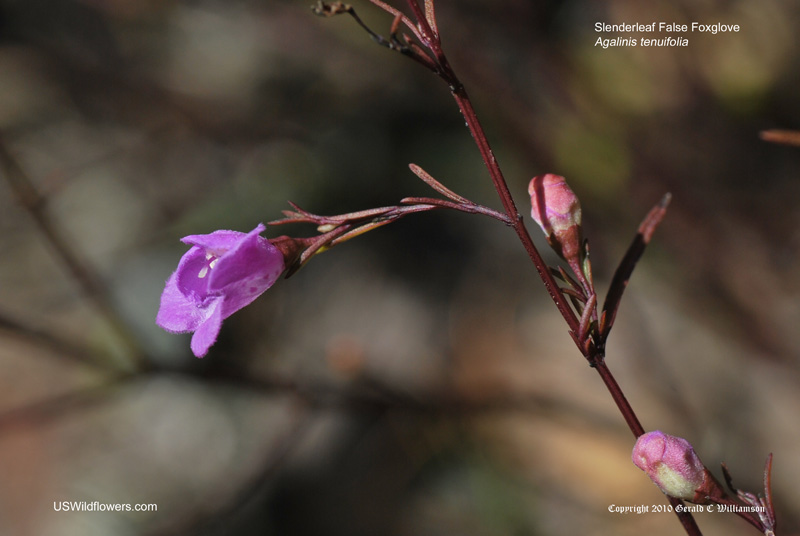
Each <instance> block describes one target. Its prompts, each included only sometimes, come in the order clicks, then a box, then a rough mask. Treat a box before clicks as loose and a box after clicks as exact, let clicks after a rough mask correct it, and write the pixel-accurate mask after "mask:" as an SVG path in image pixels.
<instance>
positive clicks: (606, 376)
mask: <svg viewBox="0 0 800 536" xmlns="http://www.w3.org/2000/svg"><path fill="white" fill-rule="evenodd" d="M408 3H409V5H410V6H411V9H412V10H413V11H414V15H415V17H416V18H417V21H418V23H419V25H420V27H421V29H422V31H423V33H424V34H428V35H430V33H432V32H431V29H430V26H429V25H428V23H427V21H426V20H425V17H424V15H422V14H421V10H420V8H419V4H417V3H416V0H408ZM426 44H428V45H429V46H430V49H431V51H432V52H433V54H434V56H435V57H436V59H437V61H439V65H440V70H439V72H438V74H439V75H440V76H441V77H442V78H443V79H444V80H445V81H446V82H447V83H448V84H449V85H450V91H451V93H452V94H453V98H454V99H455V101H456V104H458V108H459V110H461V114H462V115H463V116H464V119H465V121H466V124H467V128H469V131H470V133H471V134H472V137H473V139H474V140H475V143H476V145H477V146H478V150H479V151H480V153H481V157H482V158H483V162H484V164H485V165H486V168H487V169H488V170H489V175H490V176H491V179H492V183H493V184H494V187H495V190H497V194H498V195H499V196H500V201H501V202H502V204H503V209H504V210H505V212H506V215H507V216H508V218H509V220H510V221H511V224H510V225H511V227H512V228H513V229H514V231H515V232H516V233H517V236H518V237H519V240H520V242H522V245H523V247H524V248H525V251H527V252H528V256H529V257H530V258H531V260H532V261H533V264H534V266H535V267H536V271H537V272H538V273H539V277H541V279H542V282H543V283H544V286H545V288H546V289H547V292H548V293H549V294H550V298H551V299H552V300H553V302H554V303H555V304H556V307H557V308H558V310H559V312H561V316H563V317H564V320H565V321H566V322H567V325H568V326H569V328H570V331H571V332H572V334H573V338H574V339H575V342H576V344H578V348H579V349H580V350H581V353H583V354H584V356H585V357H586V358H587V359H588V360H589V363H590V365H592V366H593V367H594V368H595V369H596V370H597V372H598V374H600V377H601V378H602V379H603V382H604V383H605V385H606V388H607V389H608V391H609V393H610V394H611V397H612V398H613V399H614V402H616V404H617V407H618V408H619V410H620V413H622V416H623V418H624V419H625V422H626V423H627V424H628V427H629V428H630V429H631V432H633V435H634V436H636V437H639V436H640V435H642V434H644V428H643V427H642V424H641V423H640V422H639V419H638V418H637V417H636V413H635V412H634V411H633V408H632V407H631V405H630V404H629V403H628V400H627V398H626V397H625V394H624V393H623V392H622V389H621V388H620V387H619V384H618V383H617V381H616V379H615V378H614V375H613V374H612V373H611V371H610V370H609V369H608V367H607V366H606V364H605V356H604V355H603V354H601V353H599V352H598V351H597V349H596V348H595V347H591V349H590V350H589V352H588V355H587V351H586V349H584V348H582V347H581V344H580V343H581V341H580V340H578V339H577V338H576V337H575V335H576V334H577V333H578V330H579V324H580V321H579V320H578V318H577V316H576V315H575V313H574V312H573V310H572V309H571V308H570V306H569V303H568V302H567V300H566V299H565V297H564V294H563V293H562V292H561V288H560V287H559V286H558V283H557V282H556V281H555V279H554V278H553V274H552V272H551V271H550V268H549V267H548V266H547V264H545V262H544V260H543V259H542V256H541V254H540V253H539V251H538V250H537V249H536V246H535V245H534V243H533V240H532V239H531V236H530V233H528V230H527V229H526V227H525V223H524V222H523V220H522V216H521V215H520V213H519V211H518V210H517V207H516V204H515V203H514V198H513V197H512V195H511V191H510V190H509V188H508V184H507V183H506V180H505V177H503V172H502V171H501V170H500V165H499V164H498V163H497V159H496V158H495V156H494V153H493V152H492V148H491V146H490V145H489V140H488V139H487V137H486V133H485V132H484V130H483V127H482V126H481V123H480V121H479V120H478V116H477V114H476V113H475V109H474V108H473V106H472V102H471V101H470V99H469V96H468V95H467V92H466V90H465V89H464V86H463V85H462V84H461V82H460V81H459V79H458V77H457V76H456V74H455V72H454V71H453V69H452V67H450V64H449V63H448V61H447V58H446V56H445V54H444V51H443V50H442V47H441V41H440V40H439V39H438V38H433V39H431V42H430V43H426ZM668 499H669V502H670V504H671V505H672V507H673V509H674V511H675V513H676V515H677V516H678V519H679V520H680V522H681V525H683V528H684V530H685V531H686V534H688V535H689V536H702V533H701V532H700V528H699V527H698V526H697V523H696V522H695V520H694V517H692V514H691V513H689V512H685V511H683V509H678V508H677V506H679V505H682V504H683V502H682V501H680V500H679V499H674V498H672V497H668ZM678 510H681V511H678Z"/></svg>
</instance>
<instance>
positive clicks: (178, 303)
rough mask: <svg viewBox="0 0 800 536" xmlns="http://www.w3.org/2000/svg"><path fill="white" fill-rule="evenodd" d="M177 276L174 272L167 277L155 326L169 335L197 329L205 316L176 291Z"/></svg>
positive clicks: (190, 301)
mask: <svg viewBox="0 0 800 536" xmlns="http://www.w3.org/2000/svg"><path fill="white" fill-rule="evenodd" d="M177 274H178V272H177V271H176V272H175V273H173V274H172V275H171V276H169V279H168V280H167V284H166V286H165V287H164V292H162V293H161V306H160V307H159V309H158V314H157V315H156V324H157V325H158V326H159V327H161V328H162V329H165V330H166V331H169V332H171V333H187V332H189V331H194V330H195V329H197V326H199V325H200V323H201V322H203V321H204V320H205V318H206V315H205V314H204V311H202V310H201V309H200V308H198V307H197V305H196V304H195V302H194V301H192V300H190V299H188V298H187V297H186V296H185V295H184V294H183V293H182V292H181V291H180V290H179V289H178V284H177V279H178V277H177Z"/></svg>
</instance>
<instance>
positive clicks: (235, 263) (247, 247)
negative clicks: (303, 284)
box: [208, 226, 283, 293]
mask: <svg viewBox="0 0 800 536" xmlns="http://www.w3.org/2000/svg"><path fill="white" fill-rule="evenodd" d="M259 227H260V226H259ZM258 232H259V228H258V227H256V228H255V229H253V230H252V231H251V232H249V233H248V234H247V235H245V236H244V238H243V239H242V240H241V241H240V242H239V243H238V244H236V246H235V247H234V248H233V249H231V250H229V251H228V252H227V253H226V254H225V255H223V256H222V257H221V258H220V259H219V261H218V262H217V264H216V265H215V266H214V270H213V271H212V273H211V277H210V279H209V282H208V289H209V291H211V292H217V291H221V292H225V293H228V287H230V286H231V285H238V284H239V283H241V282H246V281H247V282H256V281H258V282H259V283H258V285H259V286H264V288H263V289H262V290H261V292H263V291H264V290H266V289H267V288H269V287H270V286H272V284H273V283H274V282H275V281H276V280H277V279H278V276H280V274H281V272H283V254H282V253H281V252H280V250H278V248H276V247H275V246H273V245H272V244H271V243H270V241H269V240H267V239H266V238H263V237H261V236H259V235H258ZM265 276H269V277H265ZM265 280H269V282H268V283H263V282H262V281H265Z"/></svg>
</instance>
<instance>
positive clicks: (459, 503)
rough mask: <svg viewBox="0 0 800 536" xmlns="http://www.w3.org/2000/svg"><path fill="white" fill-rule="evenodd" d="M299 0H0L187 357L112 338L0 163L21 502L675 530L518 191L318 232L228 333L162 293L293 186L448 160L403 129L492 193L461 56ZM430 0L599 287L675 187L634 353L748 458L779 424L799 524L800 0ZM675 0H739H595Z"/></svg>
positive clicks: (5, 510)
mask: <svg viewBox="0 0 800 536" xmlns="http://www.w3.org/2000/svg"><path fill="white" fill-rule="evenodd" d="M308 3H309V2H298V1H291V2H290V1H277V0H267V1H261V2H256V1H247V0H236V1H223V0H216V1H202V2H178V1H170V0H160V1H157V0H149V1H146V2H145V1H134V0H82V1H79V0H59V1H57V2H53V1H49V0H27V1H12V0H3V1H1V2H0V130H1V131H2V136H3V143H4V144H6V145H7V147H8V148H9V150H10V151H11V152H12V153H13V154H14V155H15V157H16V158H17V159H18V160H19V162H20V164H21V165H22V166H23V167H24V169H25V171H26V172H27V174H28V175H29V176H30V178H31V180H32V181H34V183H35V185H36V187H37V188H38V189H39V191H40V192H41V193H42V194H43V195H44V196H45V198H46V201H47V202H46V205H45V206H44V207H43V210H44V213H45V214H47V216H48V218H49V219H50V221H51V222H53V225H54V228H55V229H56V230H57V232H58V233H59V235H60V236H61V237H62V239H63V242H64V243H65V244H66V245H68V246H69V248H70V249H71V250H72V251H74V252H75V253H76V254H77V255H78V257H79V258H80V259H82V261H83V262H85V264H86V265H87V266H88V267H89V268H90V269H91V270H92V271H93V272H96V277H97V279H98V280H99V281H101V282H102V284H103V286H104V287H106V288H107V289H108V293H109V296H108V297H109V301H110V302H111V303H112V304H113V308H114V310H115V311H117V312H118V313H119V314H120V315H121V317H122V319H123V320H124V322H125V323H126V325H127V326H128V327H129V328H130V330H131V331H132V333H133V335H134V338H135V341H136V343H137V344H138V345H139V346H140V347H141V348H142V349H143V353H144V355H145V356H146V358H147V360H148V361H150V362H152V363H155V364H157V365H158V366H159V367H163V368H166V369H169V370H170V372H169V373H167V372H164V371H163V370H161V369H156V371H155V372H148V373H142V374H133V375H128V376H123V377H121V378H120V377H118V376H115V375H113V374H110V373H109V370H117V369H122V370H129V367H130V361H129V360H130V358H131V355H132V351H131V349H130V347H129V346H128V344H127V343H126V342H125V340H123V339H120V337H119V336H118V335H117V334H115V332H114V330H113V329H112V327H111V326H109V323H108V321H107V318H106V317H105V316H104V315H102V314H100V313H99V311H98V310H97V307H96V306H95V302H93V301H92V300H91V299H89V298H88V297H87V296H86V295H85V293H84V292H83V291H82V289H81V286H80V285H79V284H78V282H77V281H76V280H75V279H74V277H72V276H71V275H70V273H69V271H68V270H66V269H65V266H64V265H63V263H62V262H61V261H60V260H59V257H58V256H57V255H54V249H53V247H52V244H51V243H49V242H48V241H47V240H46V239H45V238H44V237H43V235H42V234H41V232H40V229H39V228H38V227H37V225H36V222H35V220H34V218H33V217H32V216H31V214H30V213H29V212H28V211H26V210H24V209H23V207H22V206H21V204H20V203H19V200H18V199H17V198H16V197H15V196H14V195H13V193H12V190H11V188H10V187H9V186H8V184H7V183H6V182H5V181H0V240H1V241H2V249H3V251H4V252H5V255H4V256H3V258H2V260H1V261H0V320H2V332H1V333H0V335H1V337H0V372H1V373H2V377H3V378H4V379H5V381H4V384H5V385H6V388H5V389H4V390H3V394H2V395H1V396H0V474H1V475H3V477H2V479H0V533H3V534H6V533H7V534H31V535H48V536H50V535H55V536H71V535H81V536H94V535H98V536H99V535H102V536H108V535H139V534H143V535H145V534H146V535H168V534H198V535H199V534H204V535H208V534H213V535H227V534H237V535H248V534H259V535H261V534H292V535H306V534H307V535H311V534H327V535H331V536H336V535H348V536H349V535H361V534H363V535H371V534H397V535H406V534H408V535H412V534H413V535H415V536H418V535H427V534H430V535H447V534H459V535H476V536H478V535H484V534H486V535H489V534H579V533H592V534H642V533H647V534H675V533H676V532H677V531H679V527H678V525H677V521H675V520H674V519H672V516H669V515H667V514H647V515H640V516H630V515H628V516H626V515H620V514H613V513H610V512H609V511H608V507H609V505H611V504H617V505H640V504H643V505H652V504H664V501H663V497H662V496H661V494H660V492H659V491H658V490H657V489H656V488H655V487H654V486H653V485H652V484H651V483H650V482H649V481H647V479H646V478H645V477H643V475H642V474H641V472H640V471H639V470H638V469H636V468H635V467H634V466H633V464H631V462H630V448H631V447H632V445H633V439H632V437H630V433H629V432H628V431H627V429H626V428H625V426H624V424H623V422H622V419H621V418H620V417H619V415H618V414H617V413H616V410H615V408H614V407H613V402H612V401H611V399H610V397H608V395H607V393H605V391H604V389H603V387H602V385H601V384H600V382H599V379H598V378H596V377H595V375H594V374H593V372H592V371H591V370H590V369H589V368H588V367H586V365H585V363H584V362H583V361H582V360H581V358H580V356H579V354H578V353H577V351H576V350H575V348H574V346H573V345H572V343H571V341H570V339H569V336H568V335H567V333H566V328H565V326H564V325H563V323H562V322H561V320H560V317H559V316H558V314H557V313H556V311H555V309H554V308H553V307H552V303H550V302H549V300H548V298H547V295H546V293H545V292H544V291H543V289H542V288H541V285H540V283H539V281H538V279H537V277H536V274H535V272H534V270H533V268H532V266H531V265H530V264H529V262H528V261H527V258H526V257H525V255H524V252H523V251H522V248H520V247H519V245H518V243H517V242H516V239H515V237H514V236H513V233H510V232H508V230H507V229H505V228H504V227H503V226H502V225H501V224H499V223H497V222H496V221H493V220H488V219H487V220H486V221H482V220H481V218H478V217H471V216H465V215H463V214H445V213H435V214H423V215H419V216H418V217H412V218H406V219H404V220H403V221H401V222H399V223H397V224H394V225H391V226H389V227H386V228H382V229H380V230H378V231H375V232H373V233H369V234H368V235H365V236H363V237H361V238H359V239H358V240H354V241H351V242H348V243H347V244H345V245H343V246H342V247H339V248H335V249H334V250H332V251H330V252H326V253H325V254H323V255H321V256H320V257H318V258H316V259H314V260H313V261H312V262H311V263H310V264H309V265H308V266H307V267H306V268H304V269H303V270H302V271H300V272H299V273H298V274H297V275H296V276H294V277H292V278H291V279H289V280H288V281H279V282H278V284H277V285H276V286H275V287H274V288H272V289H271V290H270V291H269V292H268V293H267V294H265V295H264V296H263V297H262V298H260V299H259V300H258V301H257V302H255V303H254V304H253V305H251V306H250V307H248V308H247V309H245V310H242V311H240V312H239V313H237V314H236V315H235V316H233V317H231V318H230V319H229V320H228V321H226V324H225V326H224V327H223V331H222V333H221V338H220V340H219V342H218V344H217V345H216V346H215V347H214V348H213V349H212V351H211V353H210V354H209V355H208V356H206V358H204V360H202V361H199V360H196V359H195V358H194V357H192V356H191V355H190V353H189V347H188V338H186V337H181V336H174V335H169V334H166V333H163V332H161V331H160V330H158V328H156V327H155V325H154V318H155V313H156V310H157V308H158V299H159V295H160V292H161V290H162V288H163V284H164V281H165V280H166V278H167V277H168V276H169V274H170V272H171V270H173V269H174V266H175V264H176V263H177V260H178V259H179V257H180V255H181V254H182V253H183V251H185V247H184V246H183V245H182V244H180V242H179V241H178V240H179V238H180V237H182V236H184V235H187V234H199V233H206V232H210V231H213V230H215V229H220V228H222V229H234V230H239V231H247V230H249V229H252V228H253V227H254V226H255V225H256V224H258V223H259V222H267V221H269V220H272V219H277V218H278V217H280V211H281V210H282V209H284V208H287V204H286V201H287V200H292V201H294V202H297V203H298V204H299V205H300V206H301V207H303V208H306V209H309V210H312V211H313V212H315V213H318V214H334V213H339V212H348V211H353V210H360V209H365V208H370V207H373V206H382V205H386V204H392V203H396V202H397V201H398V200H399V199H400V198H402V197H404V196H407V195H429V194H430V193H431V192H429V191H427V190H426V186H425V185H424V184H422V183H421V182H420V181H419V180H418V179H416V177H414V176H413V174H412V173H411V172H410V171H409V170H408V167H407V164H408V163H409V162H415V163H417V164H419V165H421V166H423V167H424V168H425V169H426V170H427V171H429V172H430V173H431V174H432V175H433V176H435V177H436V178H437V179H438V180H440V181H441V182H443V183H444V184H446V185H447V186H449V187H451V188H452V189H453V190H455V191H456V192H458V193H460V194H462V195H464V196H466V197H469V198H471V199H473V200H474V201H476V202H479V203H483V204H487V205H491V206H497V204H498V203H497V201H496V195H495V194H494V192H493V190H492V188H491V184H490V181H489V179H488V177H487V175H486V172H485V169H484V168H483V165H482V163H481V161H480V159H479V156H478V153H477V151H476V150H475V148H474V145H473V143H472V140H471V139H470V136H469V134H468V132H467V131H466V130H465V129H464V122H463V120H462V119H461V118H460V116H459V115H458V111H457V109H456V107H455V106H454V105H453V103H452V101H451V99H450V98H449V95H448V91H447V88H446V87H444V85H443V84H441V83H440V81H438V80H437V79H435V78H434V77H433V76H432V75H430V73H427V72H426V71H424V70H423V69H422V68H420V67H419V66H418V65H416V64H413V63H412V62H409V61H406V60H404V58H402V57H401V56H400V55H398V54H393V53H391V52H389V51H387V50H386V49H384V48H381V47H378V46H376V45H374V44H373V43H372V42H371V41H370V39H369V37H368V36H367V34H366V33H364V32H363V31H361V30H360V29H359V28H358V27H357V26H356V25H355V24H354V23H353V22H352V20H350V19H349V18H347V17H337V18H334V19H318V18H315V17H313V15H312V14H311V13H310V11H309V10H308V6H307V5H306V4H308ZM355 7H356V9H357V10H358V12H359V14H360V15H361V16H362V18H363V19H364V20H365V21H366V22H367V24H369V25H371V26H372V27H373V28H374V29H375V30H376V31H382V32H384V33H386V32H388V27H389V25H390V23H391V20H389V19H387V17H386V16H384V15H383V14H381V13H379V12H378V11H377V10H375V9H373V8H371V7H370V6H369V5H368V4H367V3H366V2H360V3H357V4H355ZM437 14H438V17H439V29H440V31H441V34H442V37H443V42H444V45H445V47H446V49H447V50H448V53H449V54H450V56H451V62H452V63H453V65H454V67H455V69H456V71H457V72H458V73H460V75H461V77H462V79H463V81H464V82H465V84H466V86H467V90H468V91H469V92H470V95H471V96H472V97H473V99H474V101H475V104H476V108H477V110H478V113H479V114H480V116H481V118H482V120H483V121H484V123H485V125H486V127H487V130H488V132H489V136H490V139H491V141H492V143H493V144H494V147H495V150H496V153H497V155H498V158H499V161H500V163H501V165H502V167H503V169H504V172H505V174H506V176H507V178H508V180H509V183H510V184H511V187H512V190H513V191H514V193H515V195H516V196H517V198H518V203H519V207H520V211H521V212H523V213H527V212H528V207H527V204H526V195H525V188H526V185H527V183H528V181H529V180H530V178H531V177H532V176H534V175H537V174H541V173H547V172H552V173H557V174H560V175H564V176H566V177H567V179H568V180H569V182H570V185H571V186H572V187H573V189H574V190H575V191H576V193H577V194H578V195H579V196H580V198H581V203H582V206H583V209H584V225H583V227H584V232H585V234H586V236H587V237H588V239H589V240H590V243H591V245H592V258H593V265H594V267H595V271H596V273H595V277H596V279H597V280H598V287H599V288H605V283H604V281H607V280H608V279H609V277H610V275H611V273H612V271H613V268H614V266H615V262H616V261H617V260H618V258H619V257H620V256H621V255H622V253H623V252H624V249H625V247H626V246H627V242H628V241H629V240H630V238H631V237H632V235H633V233H634V230H635V228H636V225H637V224H638V220H639V219H640V218H641V217H642V216H644V214H645V213H646V212H647V210H648V209H649V208H650V206H651V205H652V204H653V203H655V202H656V201H657V200H658V199H659V198H660V196H661V195H662V194H663V193H664V192H665V191H671V192H672V193H673V203H672V206H671V208H670V211H669V213H668V215H667V217H666V219H665V221H664V223H663V224H662V226H661V227H660V228H659V230H658V233H657V234H656V236H655V238H654V240H653V242H652V243H651V245H650V246H649V249H648V252H647V253H646V255H645V258H644V259H643V261H642V263H641V266H640V267H639V268H638V269H637V271H636V273H635V274H634V276H633V279H632V281H631V285H630V288H629V290H628V291H627V294H626V297H625V300H624V302H623V305H622V308H621V310H620V315H619V317H618V320H617V322H616V325H615V333H614V334H613V335H612V336H611V340H610V347H609V364H610V367H611V369H612V370H613V371H614V372H615V373H616V374H617V377H618V380H619V382H620V383H621V384H622V386H623V388H624V389H625V391H626V394H627V395H628V397H629V399H630V400H631V402H632V404H633V406H634V408H636V410H637V411H638V413H639V416H640V418H641V419H642V421H643V423H644V425H645V427H647V428H660V429H662V430H665V431H667V432H669V433H672V434H675V435H679V436H682V437H686V438H688V439H690V440H691V442H692V443H693V445H694V446H695V447H696V448H697V450H698V453H699V454H700V456H701V457H702V459H703V460H704V461H705V462H706V463H707V464H708V465H709V466H710V467H711V468H712V469H714V467H716V466H717V464H718V463H719V462H721V461H725V462H726V463H727V464H728V466H729V467H730V468H731V471H732V473H733V475H734V477H735V478H736V484H737V485H738V486H740V487H742V488H743V489H747V490H751V491H757V490H758V489H759V488H760V485H761V483H760V478H761V469H762V464H763V461H764V459H765V457H766V455H767V453H768V452H773V453H774V455H775V460H774V475H773V485H774V487H775V495H776V500H777V507H778V515H779V519H780V524H781V528H782V529H783V530H785V531H786V533H792V532H797V531H798V530H800V519H798V517H797V514H796V512H793V511H792V509H791V505H793V504H797V503H798V502H800V492H799V491H798V490H797V487H796V486H794V485H793V483H794V482H796V481H797V480H798V479H800V464H799V463H798V458H797V455H796V453H797V448H798V445H800V430H799V429H798V427H797V426H795V425H794V423H796V422H797V420H798V409H797V408H800V399H799V397H800V395H798V392H800V391H798V389H797V385H798V359H799V357H800V343H798V340H800V339H798V337H797V336H796V331H797V326H798V325H800V309H799V308H798V303H800V296H799V294H800V279H799V278H798V271H797V268H796V267H797V266H798V264H799V263H800V234H799V233H798V229H800V210H798V206H799V205H798V200H799V199H800V183H798V181H797V178H798V175H800V150H798V149H797V148H792V147H786V146H779V145H772V144H767V143H765V142H763V141H761V140H759V137H758V132H759V131H760V130H763V129H765V128H794V129H798V128H800V95H798V92H797V87H798V84H799V83H800V43H798V37H797V36H798V35H800V33H798V31H797V30H798V27H800V13H799V12H798V8H797V5H796V3H795V2H793V1H791V0H784V1H779V0H758V1H756V0H738V1H706V2H697V1H693V0H679V1H665V0H664V1H657V2H638V1H636V0H611V1H608V2H594V1H591V0H566V1H559V2H555V1H546V2H528V1H525V0H511V1H507V2H488V1H478V0H459V1H447V0H439V2H438V3H437ZM653 20H656V21H657V20H665V21H673V22H690V21H699V22H702V23H713V22H725V23H736V24H739V25H740V26H741V28H742V30H741V32H739V33H736V34H719V35H707V34H691V35H690V36H689V39H690V42H689V46H687V47H683V48H642V47H636V48H616V49H614V48H609V49H602V48H600V47H595V46H594V43H595V41H596V38H597V36H598V34H596V33H595V31H594V24H595V22H607V23H620V22H637V21H641V22H650V21H653ZM530 227H531V228H532V230H535V229H534V226H533V225H531V226H530ZM269 232H270V230H268V233H269ZM278 232H280V233H284V232H290V233H292V234H297V235H303V234H310V233H312V232H313V229H307V228H302V227H299V228H296V229H295V228H292V229H287V228H280V229H277V231H276V232H275V233H274V234H273V236H276V235H277V234H278ZM537 239H538V237H537ZM539 243H541V244H544V240H540V241H539ZM543 248H545V249H546V246H543ZM550 260H551V262H553V263H556V262H557V259H556V258H555V257H552V258H551V259H550ZM87 356H89V357H90V358H91V359H87V358H86V357H87ZM76 357H77V358H76ZM454 398H457V399H458V400H460V401H461V403H458V404H456V403H454V402H453V400H454ZM717 474H718V475H719V473H717ZM60 501H87V502H93V501H99V502H101V503H131V504H135V503H156V504H158V511H157V512H150V513H140V512H128V513H116V514H112V513H97V512H85V513H72V512H56V511H54V505H53V503H54V502H60ZM698 520H699V524H700V526H701V528H703V529H704V530H705V531H706V533H707V534H749V533H751V532H752V531H751V529H750V528H749V527H747V526H746V525H745V524H744V523H743V522H741V520H738V519H733V518H732V516H730V515H722V514H703V515H699V516H698Z"/></svg>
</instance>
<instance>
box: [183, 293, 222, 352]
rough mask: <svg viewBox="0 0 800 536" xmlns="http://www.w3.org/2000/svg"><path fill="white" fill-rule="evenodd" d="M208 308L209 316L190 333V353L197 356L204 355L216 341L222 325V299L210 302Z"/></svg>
mask: <svg viewBox="0 0 800 536" xmlns="http://www.w3.org/2000/svg"><path fill="white" fill-rule="evenodd" d="M208 310H209V312H210V314H209V316H208V317H207V318H206V319H205V321H204V322H203V323H202V324H200V327H198V328H197V331H195V332H194V335H192V342H191V345H190V346H191V348H192V353H193V354H194V355H196V356H197V357H203V356H204V355H206V354H207V353H208V349H209V348H211V345H212V344H214V343H215V342H217V335H219V330H220V328H221V327H222V299H221V298H220V299H218V300H216V301H214V302H212V304H211V305H210V306H209V308H208Z"/></svg>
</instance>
